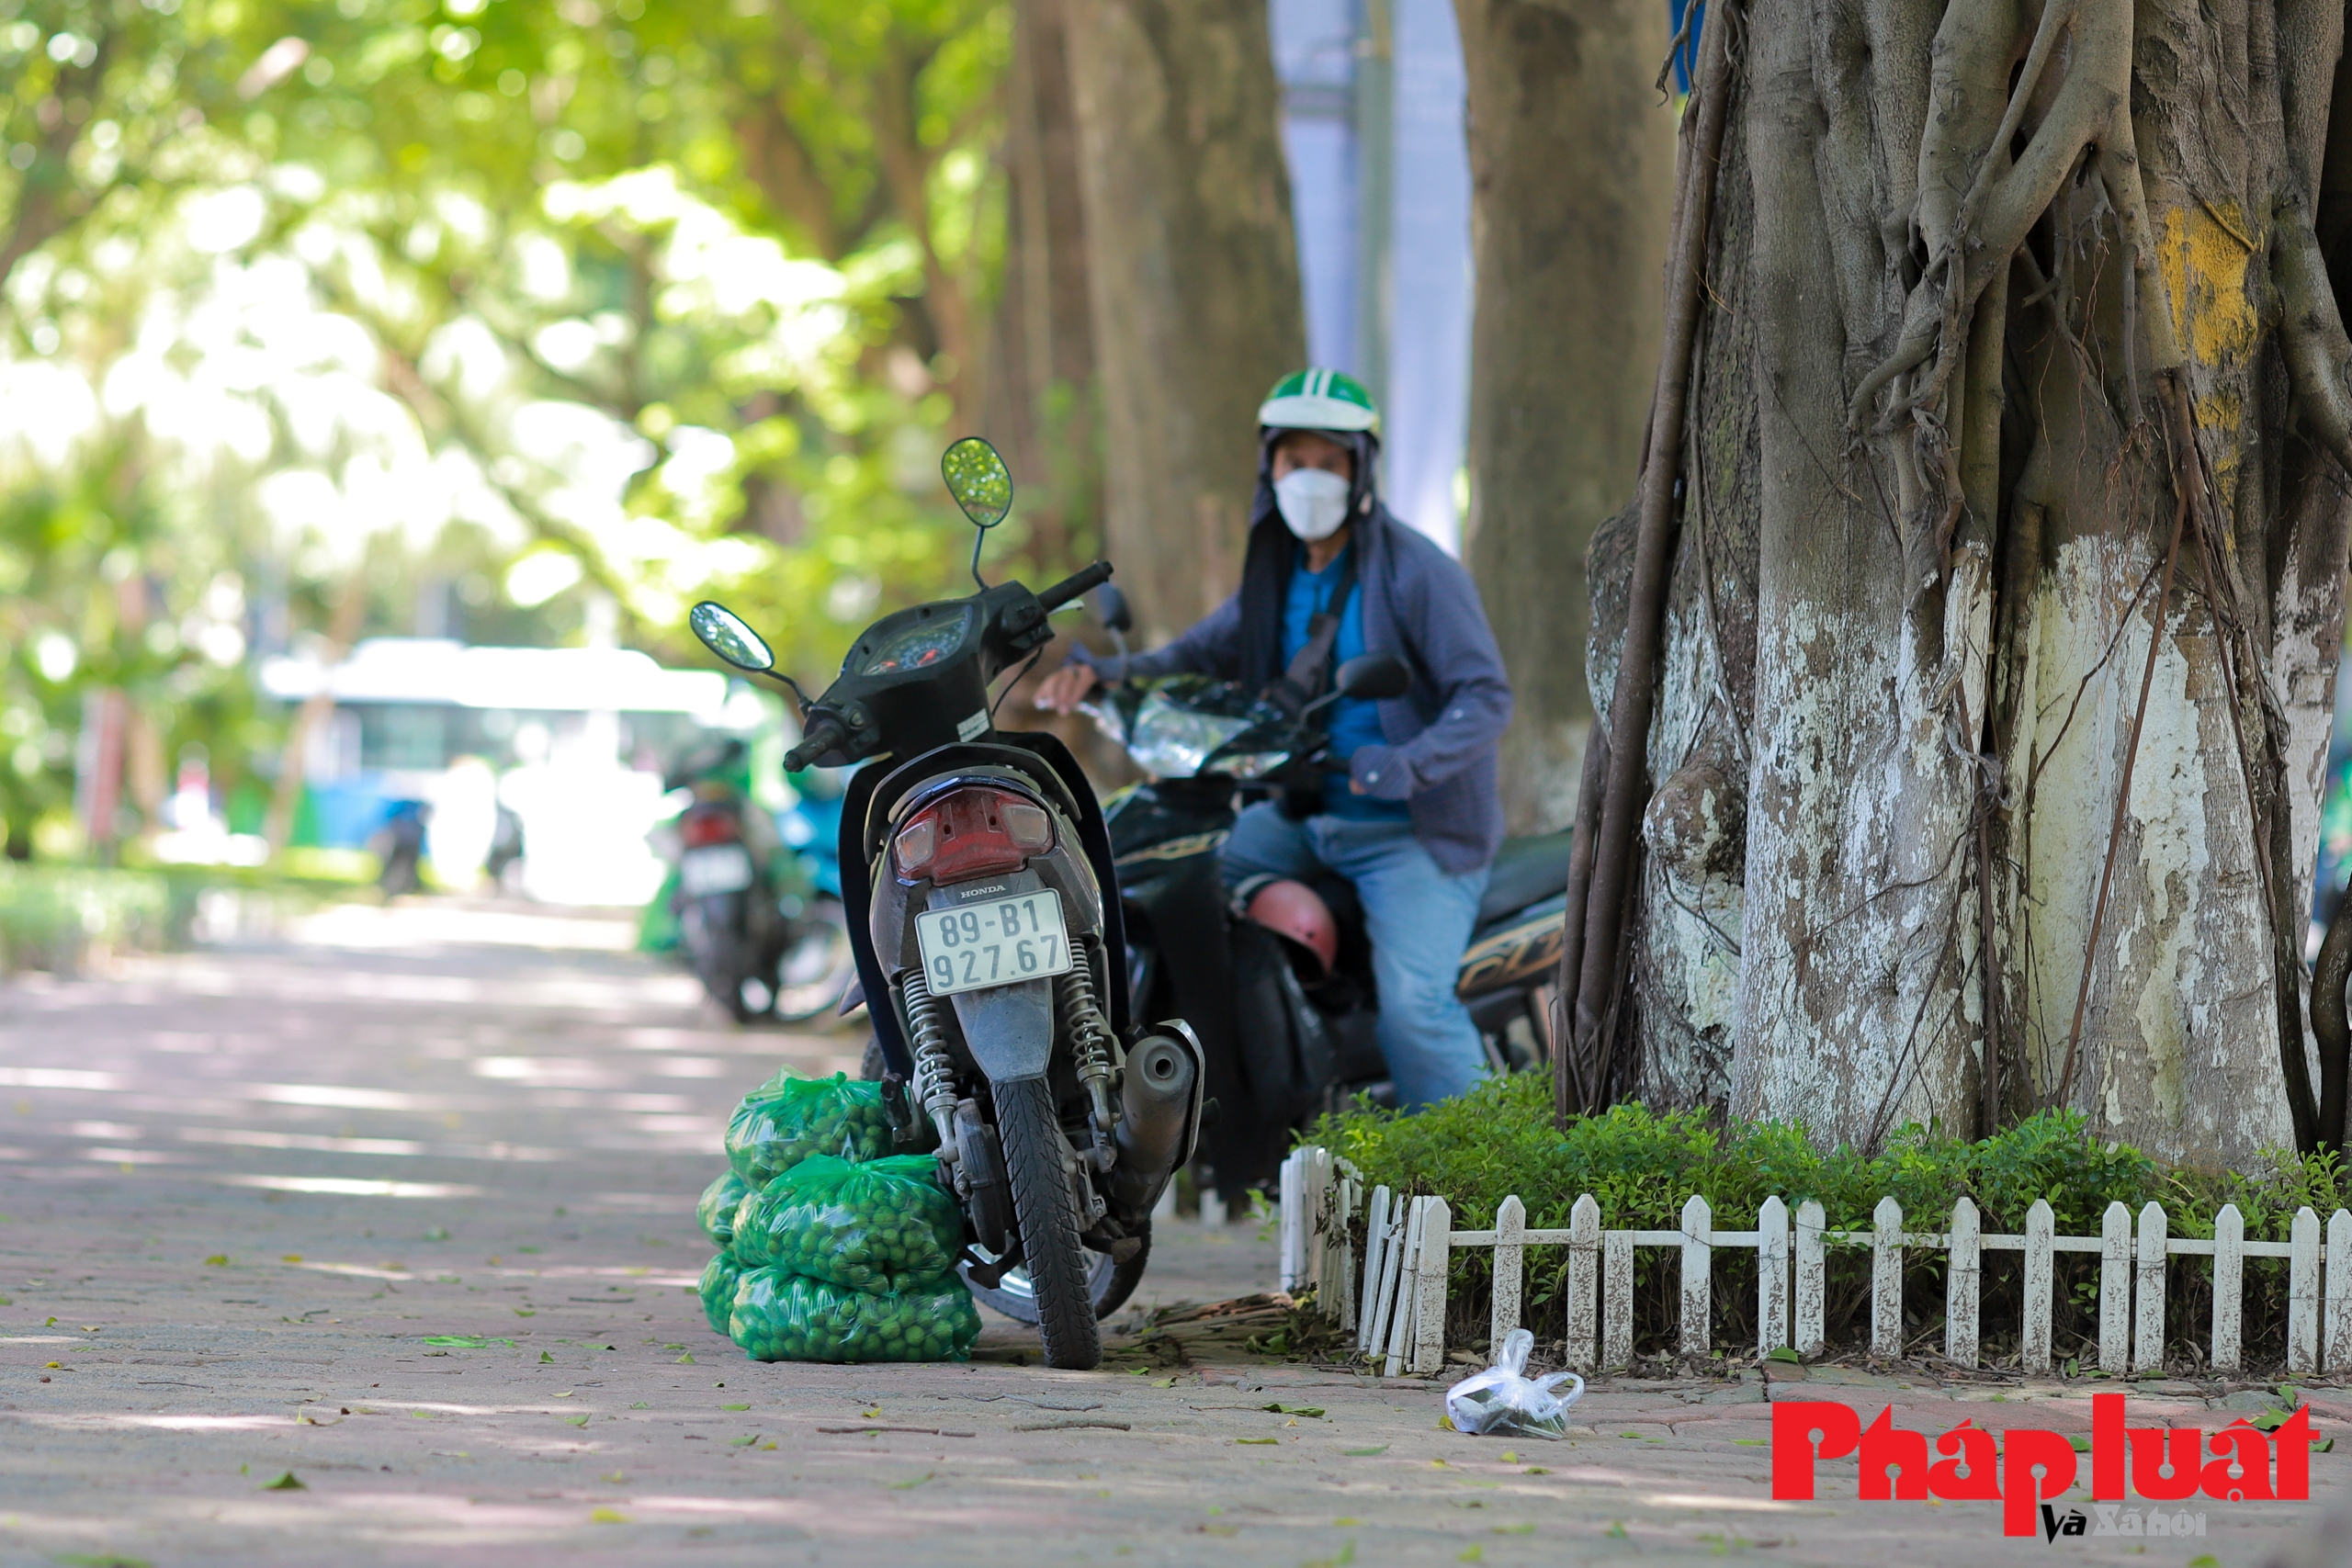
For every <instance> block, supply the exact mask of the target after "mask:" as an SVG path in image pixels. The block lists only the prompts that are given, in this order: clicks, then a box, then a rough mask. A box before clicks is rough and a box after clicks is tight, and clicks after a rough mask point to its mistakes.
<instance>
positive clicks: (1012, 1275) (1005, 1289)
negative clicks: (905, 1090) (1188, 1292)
mask: <svg viewBox="0 0 2352 1568" xmlns="http://www.w3.org/2000/svg"><path fill="white" fill-rule="evenodd" d="M888 1070H889V1065H888V1063H886V1062H885V1061H883V1060H882V1042H881V1041H879V1040H877V1039H876V1038H875V1037H874V1036H873V1035H870V1034H869V1035H867V1036H866V1037H865V1055H862V1056H861V1057H859V1058H858V1064H857V1076H858V1077H860V1078H862V1079H864V1080H865V1082H867V1083H880V1082H881V1081H882V1075H883V1074H884V1073H886V1072H888ZM1140 1234H1141V1237H1142V1241H1143V1246H1142V1247H1138V1248H1136V1255H1135V1256H1134V1257H1133V1258H1128V1259H1127V1260H1126V1261H1125V1263H1114V1262H1113V1261H1112V1260H1111V1255H1110V1254H1109V1253H1107V1252H1093V1251H1089V1252H1088V1253H1087V1254H1086V1293H1087V1295H1088V1296H1089V1297H1090V1298H1091V1300H1092V1301H1093V1303H1094V1317H1095V1321H1096V1322H1098V1323H1099V1322H1101V1321H1102V1320H1103V1319H1104V1318H1107V1317H1109V1316H1110V1315H1111V1314H1113V1313H1114V1312H1116V1311H1118V1310H1119V1309H1120V1308H1121V1307H1123V1306H1125V1305H1126V1304H1127V1298H1128V1297H1130V1296H1132V1295H1134V1294H1135V1293H1136V1286H1137V1285H1138V1284H1141V1283H1142V1282H1143V1271H1144V1266H1145V1265H1146V1264H1147V1263H1148V1262H1149V1261H1150V1260H1151V1221H1150V1220H1148V1219H1146V1220H1145V1221H1144V1223H1143V1230H1142V1232H1141V1233H1140ZM983 1260H984V1261H993V1259H989V1258H986V1256H985V1254H984V1255H983ZM956 1272H957V1273H958V1274H960V1275H962V1276H963V1277H964V1283H965V1284H966V1285H967V1286H969V1287H970V1288H971V1292H972V1294H973V1295H974V1296H976V1297H978V1299H979V1301H980V1303H981V1304H982V1305H984V1306H986V1307H988V1308H989V1309H990V1310H991V1311H994V1312H1000V1313H1002V1314H1004V1315H1005V1316H1007V1317H1009V1318H1011V1319H1012V1321H1013V1322H1015V1323H1025V1324H1028V1325H1030V1326H1032V1327H1035V1326H1036V1323H1037V1287H1036V1285H1035V1282H1034V1281H1032V1280H1030V1278H1029V1270H1028V1269H1026V1268H1025V1267H1023V1265H1021V1264H1018V1263H1016V1264H1014V1265H1013V1266H1012V1268H1010V1269H1006V1270H1005V1271H1004V1273H1003V1275H1002V1276H1001V1277H1000V1278H999V1279H998V1280H997V1282H996V1283H995V1284H993V1285H983V1284H979V1283H978V1282H976V1281H975V1280H973V1279H972V1266H971V1265H970V1264H968V1263H964V1264H958V1265H957V1266H956Z"/></svg>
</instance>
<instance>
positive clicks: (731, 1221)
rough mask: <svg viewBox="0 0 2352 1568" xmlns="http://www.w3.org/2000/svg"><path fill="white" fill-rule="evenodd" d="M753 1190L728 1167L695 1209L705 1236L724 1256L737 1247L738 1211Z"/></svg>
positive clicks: (705, 1189) (706, 1190) (705, 1191)
mask: <svg viewBox="0 0 2352 1568" xmlns="http://www.w3.org/2000/svg"><path fill="white" fill-rule="evenodd" d="M751 1191H752V1190H751V1189H750V1188H749V1187H747V1186H745V1185H744V1184H743V1179H742V1178H741V1177H740V1176H738V1175H736V1174H735V1169H734V1168H733V1167H732V1166H729V1168H727V1169H726V1171H724V1172H723V1173H722V1174H721V1175H720V1176H719V1177H718V1179H716V1180H714V1181H713V1182H712V1183H711V1184H710V1185H709V1186H707V1187H706V1188H704V1189H703V1190H702V1201H700V1202H698V1203H696V1204H695V1219H696V1220H697V1221H698V1222H700V1223H701V1225H702V1234H703V1235H707V1236H708V1237H710V1244H711V1245H712V1246H713V1247H718V1249H719V1250H720V1251H721V1252H724V1251H726V1250H727V1249H728V1248H729V1247H732V1246H734V1245H735V1211H736V1210H738V1209H740V1208H741V1207H742V1206H743V1200H744V1199H745V1198H747V1197H749V1196H750V1195H751Z"/></svg>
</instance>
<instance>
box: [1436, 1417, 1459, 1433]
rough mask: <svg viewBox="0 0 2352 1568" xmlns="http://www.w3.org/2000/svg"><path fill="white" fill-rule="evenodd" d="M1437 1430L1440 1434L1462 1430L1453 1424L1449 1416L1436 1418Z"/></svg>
mask: <svg viewBox="0 0 2352 1568" xmlns="http://www.w3.org/2000/svg"><path fill="white" fill-rule="evenodd" d="M1437 1429H1438V1430H1439V1431H1441V1432H1459V1431H1460V1430H1462V1428H1461V1427H1457V1426H1455V1425H1454V1424H1453V1416H1439V1417H1438V1418H1437Z"/></svg>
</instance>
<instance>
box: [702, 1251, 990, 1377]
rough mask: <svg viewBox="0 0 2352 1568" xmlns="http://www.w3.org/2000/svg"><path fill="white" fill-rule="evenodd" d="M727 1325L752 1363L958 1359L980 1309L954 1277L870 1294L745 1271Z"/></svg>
mask: <svg viewBox="0 0 2352 1568" xmlns="http://www.w3.org/2000/svg"><path fill="white" fill-rule="evenodd" d="M729 1332H730V1334H731V1335H732V1337H733V1338H734V1340H735V1343H736V1344H737V1345H739V1346H741V1348H742V1351H743V1353H744V1354H745V1355H746V1356H749V1357H750V1358H751V1359H753V1360H754V1361H961V1360H966V1359H969V1358H970V1356H971V1353H972V1342H973V1341H974V1340H975V1339H978V1337H980V1314H979V1309H978V1307H976V1306H974V1305H973V1304H972V1292H971V1291H970V1290H969V1289H967V1287H966V1286H965V1284H964V1281H963V1280H959V1279H957V1278H956V1276H955V1275H953V1274H949V1275H945V1276H944V1277H942V1278H940V1279H937V1280H928V1281H924V1282H922V1283H921V1284H910V1285H909V1286H907V1287H906V1288H904V1289H901V1290H899V1291H895V1292H888V1293H884V1294H870V1293H868V1292H863V1291H844V1290H842V1289H841V1288H840V1287H839V1286H836V1285H828V1284H826V1283H825V1282H824V1281H823V1280H811V1279H809V1277H807V1276H806V1275H802V1274H787V1273H786V1272H785V1271H784V1270H783V1269H746V1270H744V1273H743V1278H742V1280H741V1283H740V1284H738V1285H737V1286H736V1287H735V1308H734V1313H733V1315H732V1317H731V1319H730V1321H729Z"/></svg>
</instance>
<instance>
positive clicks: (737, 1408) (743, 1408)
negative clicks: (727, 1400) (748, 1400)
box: [719, 1404, 751, 1410]
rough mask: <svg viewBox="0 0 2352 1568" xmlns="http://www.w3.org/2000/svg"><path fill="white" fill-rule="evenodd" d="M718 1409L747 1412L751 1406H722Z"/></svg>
mask: <svg viewBox="0 0 2352 1568" xmlns="http://www.w3.org/2000/svg"><path fill="white" fill-rule="evenodd" d="M719 1408H720V1409H721V1410H749V1409H750V1408H751V1406H750V1405H748V1404H722V1405H720V1406H719Z"/></svg>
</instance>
